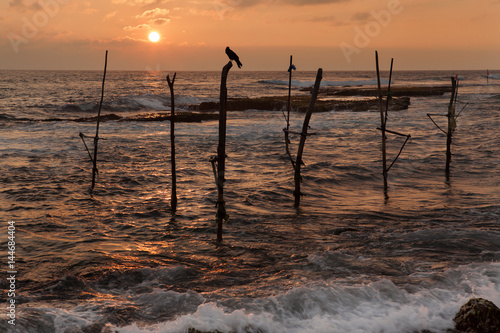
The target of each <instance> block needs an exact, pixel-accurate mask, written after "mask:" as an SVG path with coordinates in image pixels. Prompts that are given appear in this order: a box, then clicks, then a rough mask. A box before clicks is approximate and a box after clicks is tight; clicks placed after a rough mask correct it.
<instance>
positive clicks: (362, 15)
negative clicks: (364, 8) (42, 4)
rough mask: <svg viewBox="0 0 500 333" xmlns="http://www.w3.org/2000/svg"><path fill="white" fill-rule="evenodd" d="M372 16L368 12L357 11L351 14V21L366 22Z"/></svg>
mask: <svg viewBox="0 0 500 333" xmlns="http://www.w3.org/2000/svg"><path fill="white" fill-rule="evenodd" d="M371 18H372V16H371V15H370V13H368V12H357V13H355V14H354V15H353V16H352V20H353V21H361V22H366V21H368V20H370V19H371Z"/></svg>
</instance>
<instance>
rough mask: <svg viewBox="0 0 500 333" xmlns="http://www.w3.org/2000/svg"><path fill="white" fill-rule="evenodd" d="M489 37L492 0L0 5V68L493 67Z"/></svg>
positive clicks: (497, 24)
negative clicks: (234, 60) (155, 36)
mask: <svg viewBox="0 0 500 333" xmlns="http://www.w3.org/2000/svg"><path fill="white" fill-rule="evenodd" d="M152 31H156V32H158V33H159V34H160V40H159V41H158V42H156V43H155V42H151V41H150V40H149V39H148V35H149V33H151V32H152ZM499 33H500V0H192V1H191V0H0V69H33V70H35V69H43V70H99V69H101V70H102V68H103V64H104V55H105V52H106V50H108V51H109V58H108V69H111V70H162V71H166V70H220V69H221V68H222V67H223V66H224V65H225V64H226V63H227V61H228V58H227V56H226V55H225V53H224V49H225V47H226V46H230V47H231V49H233V50H234V51H235V52H236V53H237V54H238V55H239V57H240V60H241V62H242V63H243V68H242V69H243V70H283V68H285V69H288V65H289V61H290V55H293V59H294V64H295V66H296V67H297V68H298V69H302V70H316V69H317V68H320V67H321V68H323V69H324V70H373V69H374V53H375V50H378V52H379V55H380V59H381V64H383V65H382V67H383V68H384V67H388V65H387V64H389V63H390V59H391V58H394V64H395V67H394V68H395V70H398V69H399V70H440V69H442V70H468V69H479V70H482V69H484V70H486V69H490V70H494V69H500V38H499V37H500V35H499Z"/></svg>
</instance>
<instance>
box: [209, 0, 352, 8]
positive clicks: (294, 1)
mask: <svg viewBox="0 0 500 333" xmlns="http://www.w3.org/2000/svg"><path fill="white" fill-rule="evenodd" d="M347 1H351V0H219V1H216V2H215V3H214V6H219V7H225V8H227V7H232V8H234V7H251V6H255V5H259V4H266V5H270V4H276V3H277V4H288V5H294V6H309V5H323V4H331V3H338V2H347Z"/></svg>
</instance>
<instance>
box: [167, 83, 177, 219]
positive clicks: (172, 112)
mask: <svg viewBox="0 0 500 333" xmlns="http://www.w3.org/2000/svg"><path fill="white" fill-rule="evenodd" d="M176 75H177V73H174V77H173V78H172V81H170V76H168V75H167V83H168V87H169V88H170V153H171V164H172V195H171V198H170V208H171V209H172V211H173V212H175V211H176V210H177V173H176V168H175V100H174V83H175V77H176Z"/></svg>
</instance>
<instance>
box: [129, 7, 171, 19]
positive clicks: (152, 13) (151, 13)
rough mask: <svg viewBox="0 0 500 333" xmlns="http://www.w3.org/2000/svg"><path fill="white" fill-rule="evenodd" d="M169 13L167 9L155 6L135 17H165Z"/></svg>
mask: <svg viewBox="0 0 500 333" xmlns="http://www.w3.org/2000/svg"><path fill="white" fill-rule="evenodd" d="M169 13H170V10H168V9H161V8H155V9H150V10H146V11H145V12H144V13H142V14H141V15H137V16H136V17H135V18H157V17H160V16H162V17H165V16H167V15H168V14H169Z"/></svg>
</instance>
